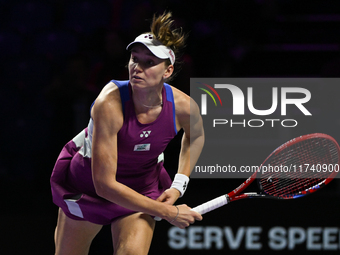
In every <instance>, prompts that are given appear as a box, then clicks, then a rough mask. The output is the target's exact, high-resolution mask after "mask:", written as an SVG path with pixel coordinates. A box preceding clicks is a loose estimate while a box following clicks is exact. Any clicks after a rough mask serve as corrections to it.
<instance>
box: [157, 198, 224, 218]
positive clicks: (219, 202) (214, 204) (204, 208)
mask: <svg viewBox="0 0 340 255" xmlns="http://www.w3.org/2000/svg"><path fill="white" fill-rule="evenodd" d="M226 204H228V199H227V196H226V195H223V196H220V197H217V198H215V199H212V200H210V201H208V202H206V203H204V204H201V205H199V206H196V207H194V208H192V209H191V210H192V211H195V212H198V213H199V214H205V213H207V212H210V211H212V210H215V209H217V208H219V207H221V206H224V205H226ZM154 220H156V221H161V220H162V218H160V217H157V216H155V217H154Z"/></svg>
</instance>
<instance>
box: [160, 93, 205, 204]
mask: <svg viewBox="0 0 340 255" xmlns="http://www.w3.org/2000/svg"><path fill="white" fill-rule="evenodd" d="M173 91H174V97H175V105H176V126H177V128H178V129H180V128H183V130H184V134H183V137H182V146H181V151H180V155H179V165H178V173H179V174H184V175H186V176H188V177H189V176H190V174H191V171H192V169H193V167H194V165H195V164H196V162H197V160H198V158H199V155H200V154H201V151H202V149H203V145H204V130H203V122H202V118H201V115H200V113H199V108H198V106H197V104H196V102H195V101H194V100H192V99H191V98H190V97H189V96H187V95H186V94H184V93H183V92H181V91H179V90H177V89H175V88H173ZM179 196H180V192H179V191H178V190H177V189H174V188H171V189H168V190H166V191H165V192H164V193H163V194H162V195H161V196H160V197H159V198H158V200H159V201H163V202H166V203H168V204H174V203H175V202H176V200H177V199H178V197H179Z"/></svg>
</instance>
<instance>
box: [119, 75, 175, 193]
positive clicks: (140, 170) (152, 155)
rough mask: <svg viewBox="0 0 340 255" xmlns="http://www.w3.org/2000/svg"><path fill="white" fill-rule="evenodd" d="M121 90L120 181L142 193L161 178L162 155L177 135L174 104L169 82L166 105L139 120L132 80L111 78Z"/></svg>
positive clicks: (164, 99)
mask: <svg viewBox="0 0 340 255" xmlns="http://www.w3.org/2000/svg"><path fill="white" fill-rule="evenodd" d="M112 82H113V83H115V84H116V85H117V86H118V88H119V91H120V95H121V100H122V106H123V113H124V123H123V126H122V128H121V130H120V131H119V132H118V165H117V173H116V179H117V181H119V182H121V183H123V184H125V185H127V186H129V187H131V188H133V189H134V190H136V191H138V192H141V193H143V191H146V190H149V189H150V187H151V186H153V185H154V184H155V183H156V182H158V181H159V171H160V169H159V165H158V164H157V163H158V159H159V155H160V154H161V153H162V152H163V151H164V150H165V148H166V146H167V145H168V143H169V142H170V141H171V140H172V139H173V138H174V136H175V135H176V134H177V129H176V124H175V123H176V121H175V104H174V98H173V93H172V89H171V87H170V85H168V84H164V87H163V90H162V99H163V108H162V110H161V113H160V114H159V116H158V117H157V119H156V120H155V121H153V122H151V123H148V124H142V123H140V122H139V121H138V119H137V116H136V113H135V108H134V103H133V100H132V96H131V95H132V89H131V85H130V83H129V81H116V80H112Z"/></svg>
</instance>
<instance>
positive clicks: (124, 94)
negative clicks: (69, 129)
mask: <svg viewBox="0 0 340 255" xmlns="http://www.w3.org/2000/svg"><path fill="white" fill-rule="evenodd" d="M111 82H113V83H114V84H116V85H117V87H118V88H119V92H120V98H121V100H122V108H123V114H124V113H125V102H126V101H128V100H130V93H129V86H128V85H129V80H127V81H117V80H111ZM164 87H165V92H166V93H165V94H166V100H167V101H169V102H171V103H172V115H173V122H174V130H175V134H177V128H176V109H175V100H174V95H173V92H172V88H171V86H170V85H169V84H167V83H164ZM95 102H96V100H95V101H93V103H92V105H91V108H90V116H91V109H92V107H93V105H94V103H95Z"/></svg>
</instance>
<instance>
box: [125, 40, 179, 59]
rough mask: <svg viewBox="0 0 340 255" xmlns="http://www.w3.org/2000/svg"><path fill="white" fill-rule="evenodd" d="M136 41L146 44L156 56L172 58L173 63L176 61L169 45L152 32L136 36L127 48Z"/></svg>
mask: <svg viewBox="0 0 340 255" xmlns="http://www.w3.org/2000/svg"><path fill="white" fill-rule="evenodd" d="M135 43H142V44H144V45H145V46H146V47H147V48H148V49H149V50H150V51H151V52H152V54H154V55H155V56H156V57H158V58H160V59H170V62H171V64H172V65H173V64H174V63H175V60H176V58H175V54H174V52H173V51H172V49H170V48H169V47H166V46H164V45H163V44H162V43H161V42H160V41H158V40H157V39H156V38H154V36H153V35H152V34H141V35H139V36H137V37H136V39H135V40H134V41H133V42H132V43H130V44H129V45H128V46H127V47H126V49H127V50H129V49H130V47H131V46H132V45H133V44H135Z"/></svg>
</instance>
